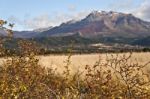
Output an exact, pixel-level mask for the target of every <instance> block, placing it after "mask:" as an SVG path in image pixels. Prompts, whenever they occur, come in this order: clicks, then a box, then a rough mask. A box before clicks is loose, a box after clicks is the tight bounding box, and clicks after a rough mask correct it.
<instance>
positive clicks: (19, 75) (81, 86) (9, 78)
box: [0, 25, 150, 99]
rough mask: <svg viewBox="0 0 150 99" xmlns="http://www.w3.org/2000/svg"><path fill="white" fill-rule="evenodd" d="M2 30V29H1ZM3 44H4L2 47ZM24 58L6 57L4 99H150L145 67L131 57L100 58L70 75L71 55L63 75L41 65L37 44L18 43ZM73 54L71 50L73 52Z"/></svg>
mask: <svg viewBox="0 0 150 99" xmlns="http://www.w3.org/2000/svg"><path fill="white" fill-rule="evenodd" d="M1 26H2V25H1ZM0 44H1V43H0ZM18 46H19V52H20V53H21V54H18V55H15V54H14V55H12V56H11V57H10V56H9V57H8V56H7V55H5V48H4V47H3V46H2V45H0V47H2V49H1V50H0V51H1V54H3V55H5V58H6V60H5V61H4V62H3V64H1V66H0V99H149V98H150V77H149V76H150V75H149V73H148V72H146V71H144V68H145V67H146V66H148V65H149V62H148V63H146V64H143V65H140V64H138V62H136V61H135V62H130V59H131V55H132V54H130V55H128V56H126V55H123V56H119V55H115V56H114V55H112V56H111V57H107V58H106V60H105V62H103V61H102V59H101V58H99V61H97V62H96V63H95V65H94V66H89V65H86V66H85V72H84V73H82V72H80V71H78V72H76V73H75V74H71V73H70V69H69V66H70V62H71V61H70V58H71V53H70V54H69V56H68V59H67V60H66V66H64V67H65V70H64V71H63V73H62V74H59V73H57V72H56V70H55V69H52V68H45V67H44V66H41V65H39V63H38V62H39V60H38V58H37V57H36V56H37V55H38V53H39V50H38V47H37V46H35V44H34V43H33V42H27V41H20V42H19V43H18ZM69 51H70V52H71V50H69Z"/></svg>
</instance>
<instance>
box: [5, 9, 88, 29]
mask: <svg viewBox="0 0 150 99" xmlns="http://www.w3.org/2000/svg"><path fill="white" fill-rule="evenodd" d="M88 13H90V12H89V11H82V12H79V13H68V14H66V13H60V12H55V13H53V14H51V15H48V14H43V15H39V16H36V17H33V18H30V17H28V18H27V19H24V20H20V19H19V18H17V17H15V16H11V17H9V18H8V21H9V22H12V23H15V24H17V25H16V26H21V27H23V28H24V29H28V30H32V29H38V28H46V27H50V26H57V25H60V24H61V23H63V22H66V21H69V20H72V19H74V20H80V19H82V18H84V17H85V16H86V15H88Z"/></svg>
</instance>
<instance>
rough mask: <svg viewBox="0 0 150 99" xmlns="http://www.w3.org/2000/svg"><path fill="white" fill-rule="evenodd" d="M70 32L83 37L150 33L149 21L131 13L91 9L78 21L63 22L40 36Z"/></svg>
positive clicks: (134, 35)
mask: <svg viewBox="0 0 150 99" xmlns="http://www.w3.org/2000/svg"><path fill="white" fill-rule="evenodd" d="M70 33H80V35H82V36H85V37H91V36H97V35H104V36H115V37H116V36H123V37H139V36H147V35H150V23H149V22H145V21H143V20H141V19H139V18H136V17H135V16H133V15H132V14H124V13H118V12H113V11H110V12H105V11H101V12H99V11H93V12H92V13H90V14H89V15H88V16H86V17H85V18H84V19H82V20H80V21H76V22H75V21H69V22H66V23H63V24H61V25H60V26H57V27H54V28H52V29H50V30H48V31H45V32H43V33H42V34H41V36H51V35H62V34H65V35H66V34H70Z"/></svg>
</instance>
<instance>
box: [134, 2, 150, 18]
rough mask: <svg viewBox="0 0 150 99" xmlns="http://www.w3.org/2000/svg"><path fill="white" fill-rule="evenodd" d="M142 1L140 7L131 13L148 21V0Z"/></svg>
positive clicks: (149, 14)
mask: <svg viewBox="0 0 150 99" xmlns="http://www.w3.org/2000/svg"><path fill="white" fill-rule="evenodd" d="M143 1H144V2H143V3H142V4H141V5H140V7H139V8H137V9H136V10H135V11H134V12H133V13H134V14H135V15H136V16H138V17H140V18H142V19H144V20H148V21H150V1H149V0H143Z"/></svg>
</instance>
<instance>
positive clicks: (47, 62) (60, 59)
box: [38, 52, 150, 73]
mask: <svg viewBox="0 0 150 99" xmlns="http://www.w3.org/2000/svg"><path fill="white" fill-rule="evenodd" d="M129 54H130V53H120V54H118V55H119V57H122V56H123V55H126V56H129ZM112 55H113V56H114V57H116V56H117V54H82V55H79V54H77V55H72V56H71V59H70V62H71V64H70V65H69V68H70V70H71V72H73V73H74V72H76V71H78V70H79V71H83V70H84V68H85V66H86V65H89V66H93V65H94V64H95V63H96V62H97V61H98V60H99V59H101V61H102V62H104V61H105V60H106V57H108V58H111V56H112ZM38 58H39V60H40V62H39V63H40V64H41V65H42V66H46V67H53V68H57V71H58V72H59V73H61V72H62V71H63V69H64V66H65V65H66V60H67V58H68V56H67V55H47V56H39V57H38ZM130 61H131V63H133V62H138V63H139V64H145V63H147V62H148V61H150V53H149V52H147V53H143V52H142V53H132V57H131V59H130ZM147 70H150V68H149V67H147Z"/></svg>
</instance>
